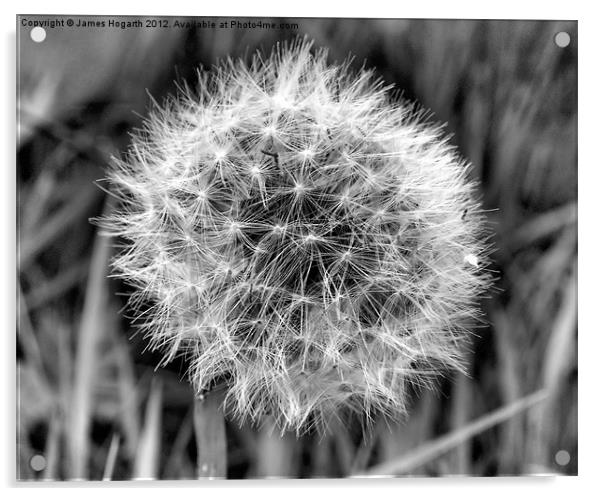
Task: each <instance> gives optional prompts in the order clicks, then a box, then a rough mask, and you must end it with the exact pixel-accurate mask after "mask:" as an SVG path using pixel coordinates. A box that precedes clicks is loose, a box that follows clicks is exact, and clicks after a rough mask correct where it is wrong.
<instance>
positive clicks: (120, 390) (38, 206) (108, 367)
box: [7, 10, 579, 484]
mask: <svg viewBox="0 0 602 496" xmlns="http://www.w3.org/2000/svg"><path fill="white" fill-rule="evenodd" d="M344 15H345V11H344V10H341V17H340V18H332V17H286V18H285V17H189V16H176V15H174V16H147V15H144V16H120V15H115V16H110V15H102V16H87V15H76V14H73V15H71V14H68V13H65V12H64V11H62V13H61V15H33V14H31V15H29V14H19V15H18V16H17V17H16V66H17V67H16V75H17V81H16V89H17V98H16V104H17V109H16V110H17V121H16V131H17V148H16V215H17V219H16V244H17V246H16V274H17V282H16V303H17V307H16V320H17V322H16V340H15V342H16V377H15V379H14V381H15V382H16V433H15V439H16V446H15V450H14V452H15V455H16V480H17V481H40V482H42V481H43V482H52V481H106V482H108V481H204V482H203V483H205V484H206V481H208V480H214V479H215V480H224V479H228V480H230V479H273V478H277V479H318V478H319V479H338V480H340V479H348V478H351V477H353V478H371V477H379V478H409V477H419V478H444V477H458V476H460V477H508V476H510V477H527V476H533V475H554V476H576V475H578V474H579V449H578V448H579V447H578V425H577V424H578V418H577V417H578V408H577V394H578V385H577V382H578V381H577V379H578V365H577V363H578V361H577V307H578V294H577V293H578V292H577V280H578V277H577V210H578V209H577V198H578V184H577V176H578V168H577V156H578V155H577V138H578V133H577V54H578V43H579V33H578V21H576V20H562V19H558V20H533V19H529V20H527V19H525V20H521V19H460V18H459V19H436V18H429V19H427V18H422V19H420V18H408V19H402V18H386V19H384V18H383V19H380V18H376V17H374V18H345V17H343V16H344ZM10 277H13V276H10ZM7 332H12V331H10V330H9V331H7ZM11 353H12V351H11Z"/></svg>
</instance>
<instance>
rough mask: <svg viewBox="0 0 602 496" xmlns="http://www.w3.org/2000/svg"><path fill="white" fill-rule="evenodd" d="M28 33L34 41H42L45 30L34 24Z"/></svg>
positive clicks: (44, 36) (44, 37)
mask: <svg viewBox="0 0 602 496" xmlns="http://www.w3.org/2000/svg"><path fill="white" fill-rule="evenodd" d="M29 35H30V36H31V39H32V40H33V41H35V42H36V43H42V42H43V41H44V40H45V39H46V30H45V29H44V28H43V27H41V26H36V27H35V28H33V29H32V30H31V33H29Z"/></svg>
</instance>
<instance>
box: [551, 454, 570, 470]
mask: <svg viewBox="0 0 602 496" xmlns="http://www.w3.org/2000/svg"><path fill="white" fill-rule="evenodd" d="M554 460H556V463H557V464H558V465H560V466H561V467H564V466H566V465H568V464H569V462H570V461H571V455H569V452H568V451H565V450H560V451H558V452H557V453H556V456H555V457H554Z"/></svg>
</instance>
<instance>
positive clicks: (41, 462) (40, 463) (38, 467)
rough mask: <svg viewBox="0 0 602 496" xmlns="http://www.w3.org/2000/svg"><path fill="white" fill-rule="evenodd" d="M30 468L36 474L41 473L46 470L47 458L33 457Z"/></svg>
mask: <svg viewBox="0 0 602 496" xmlns="http://www.w3.org/2000/svg"><path fill="white" fill-rule="evenodd" d="M29 466H30V467H31V468H32V470H35V471H36V472H41V471H42V470H44V469H45V468H46V458H44V457H43V456H42V455H33V456H32V457H31V460H29Z"/></svg>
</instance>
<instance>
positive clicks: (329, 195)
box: [104, 41, 488, 432]
mask: <svg viewBox="0 0 602 496" xmlns="http://www.w3.org/2000/svg"><path fill="white" fill-rule="evenodd" d="M110 180H111V183H112V186H113V189H114V192H115V193H114V194H115V195H116V196H117V197H118V198H119V200H120V206H119V207H118V209H117V210H116V212H115V213H113V214H112V215H110V216H108V217H107V218H105V219H104V226H105V228H106V229H107V230H108V231H109V232H110V233H111V234H112V235H115V236H119V237H121V238H122V239H123V240H124V241H125V246H124V247H123V249H122V250H121V251H120V253H119V254H118V256H117V257H116V259H115V261H114V267H115V269H116V271H117V272H118V273H119V274H121V276H122V277H124V278H125V279H126V280H127V281H128V282H129V283H130V284H131V285H132V286H133V287H134V288H135V292H134V293H133V294H132V296H131V304H132V306H133V307H134V308H141V307H142V305H144V308H145V310H144V312H143V311H142V310H140V316H139V319H138V320H139V324H140V325H141V326H142V327H143V329H144V330H145V332H146V333H147V335H148V337H149V339H150V343H151V344H152V346H154V347H156V348H160V349H162V350H163V351H164V352H165V361H166V362H167V361H169V360H171V359H173V357H175V356H176V355H177V354H179V353H182V354H185V355H186V356H187V357H188V358H189V359H190V364H191V365H190V371H189V375H190V380H191V383H192V384H193V385H194V387H195V389H196V391H197V393H198V394H199V395H201V394H203V393H204V392H206V391H209V390H211V389H212V388H214V387H215V386H216V385H217V384H225V385H226V386H227V392H226V397H225V405H226V407H227V411H228V412H230V414H232V415H233V416H234V417H235V418H238V419H241V420H251V421H260V420H262V419H263V418H264V417H265V416H266V415H272V416H273V417H274V418H275V419H276V421H277V422H278V424H279V425H280V426H281V428H283V429H294V430H296V431H297V432H299V431H303V430H305V429H307V428H309V426H311V425H316V424H317V425H323V424H324V423H325V422H328V420H329V419H330V418H331V417H333V416H337V415H340V414H342V413H343V412H346V411H352V412H360V413H362V414H364V415H366V416H367V417H373V416H374V415H376V414H388V415H393V416H397V415H399V414H403V413H404V412H405V411H406V408H407V395H408V392H409V391H410V390H411V389H412V388H413V387H414V386H417V385H420V386H424V385H429V384H430V383H431V382H432V381H433V379H434V378H436V377H437V376H438V375H440V374H442V373H443V372H445V371H446V370H449V369H457V368H461V367H462V350H463V345H462V343H463V341H464V340H465V339H464V338H465V337H466V336H467V334H468V332H469V331H468V329H469V327H470V324H471V322H472V321H474V319H475V317H477V315H478V312H477V309H476V306H475V302H476V298H477V297H478V296H479V295H480V294H481V293H482V292H483V290H484V289H485V288H486V287H487V285H488V277H487V276H486V274H485V273H484V272H483V268H482V267H483V264H484V262H485V261H486V257H487V245H486V243H485V241H484V239H483V238H484V237H483V218H482V215H481V214H480V213H479V205H478V203H477V201H476V200H475V198H474V196H475V195H474V190H475V186H474V184H472V183H471V182H470V181H469V180H468V164H467V163H466V162H464V161H463V160H462V159H461V158H460V157H459V156H458V153H457V152H456V150H455V149H454V148H453V147H452V146H451V145H450V144H449V143H448V140H447V139H446V138H445V136H443V134H442V131H441V128H437V127H434V126H432V125H430V124H427V123H425V122H424V120H423V113H422V112H420V111H419V110H418V109H417V107H416V106H415V105H411V104H408V103H407V102H405V101H401V100H397V99H394V98H393V97H391V96H390V88H389V87H386V86H385V85H384V84H383V83H382V82H381V81H380V80H378V79H376V78H375V77H374V76H373V74H372V73H371V72H370V71H367V70H360V71H359V72H353V71H352V70H351V69H350V65H349V63H348V62H346V63H343V64H339V65H329V64H328V63H327V53H326V51H323V50H322V51H320V50H317V51H314V50H313V49H312V47H311V43H308V42H305V41H303V42H295V43H292V44H290V45H285V46H281V47H278V48H277V49H275V50H274V52H273V53H272V55H271V56H270V57H269V58H264V57H261V56H260V55H256V56H255V57H254V58H253V59H252V61H251V63H250V64H249V65H245V63H244V62H242V61H232V60H228V61H227V62H225V63H223V64H222V65H221V66H220V67H219V68H217V69H215V70H214V71H213V72H210V73H205V72H203V73H201V74H200V76H199V88H198V90H193V89H190V88H188V87H185V88H183V89H182V90H181V92H180V94H179V95H178V96H177V97H175V98H172V99H170V100H168V101H167V102H166V104H165V105H164V106H163V107H159V106H157V108H155V109H154V110H153V111H152V112H151V115H150V117H149V118H148V119H147V121H146V122H145V124H144V127H143V128H142V129H141V130H139V131H138V132H136V134H135V135H134V136H133V144H132V147H131V150H130V152H129V154H128V155H127V157H125V159H124V160H115V166H114V168H113V170H112V172H111V175H110ZM467 254H469V255H467ZM477 260H478V263H477Z"/></svg>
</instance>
